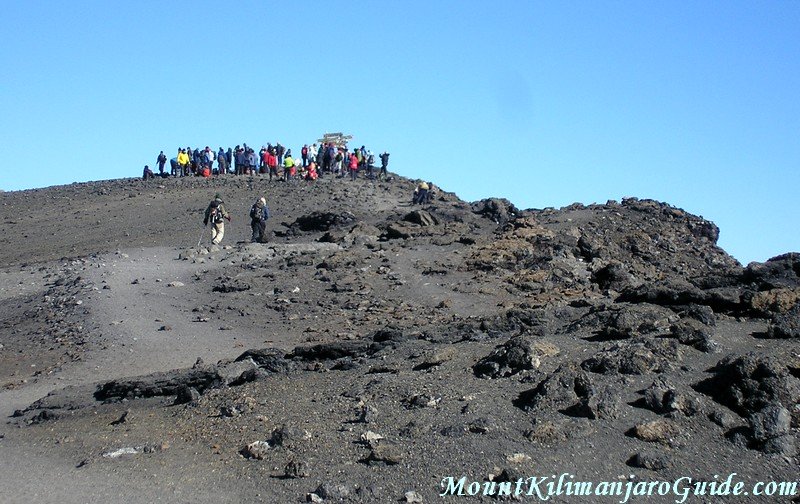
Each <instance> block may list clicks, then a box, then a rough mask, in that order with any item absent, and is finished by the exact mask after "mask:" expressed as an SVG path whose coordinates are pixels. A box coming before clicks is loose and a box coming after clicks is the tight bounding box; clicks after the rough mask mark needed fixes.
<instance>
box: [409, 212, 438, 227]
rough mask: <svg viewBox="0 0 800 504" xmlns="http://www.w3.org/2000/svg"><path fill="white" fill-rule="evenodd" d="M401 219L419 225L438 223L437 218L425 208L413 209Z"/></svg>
mask: <svg viewBox="0 0 800 504" xmlns="http://www.w3.org/2000/svg"><path fill="white" fill-rule="evenodd" d="M403 220H404V221H406V222H411V223H413V224H419V225H420V226H423V227H426V226H435V225H437V224H439V220H438V219H437V218H436V217H434V216H433V215H431V214H430V212H427V211H425V210H414V211H413V212H410V213H408V214H406V215H405V217H403Z"/></svg>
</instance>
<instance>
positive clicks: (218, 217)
mask: <svg viewBox="0 0 800 504" xmlns="http://www.w3.org/2000/svg"><path fill="white" fill-rule="evenodd" d="M226 219H227V221H228V222H230V221H231V216H230V214H228V212H227V210H225V204H224V203H223V202H222V196H220V195H219V193H217V194H216V195H214V199H213V200H211V203H209V204H208V208H206V214H205V218H204V219H203V225H204V226H208V223H209V222H211V243H212V245H219V244H220V242H221V241H222V238H223V236H225V220H226Z"/></svg>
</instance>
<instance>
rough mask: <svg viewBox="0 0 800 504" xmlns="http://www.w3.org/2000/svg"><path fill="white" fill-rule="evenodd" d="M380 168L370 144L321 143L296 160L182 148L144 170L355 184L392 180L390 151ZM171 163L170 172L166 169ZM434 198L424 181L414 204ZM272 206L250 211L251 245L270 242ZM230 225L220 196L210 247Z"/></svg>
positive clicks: (270, 148) (270, 149) (271, 148)
mask: <svg viewBox="0 0 800 504" xmlns="http://www.w3.org/2000/svg"><path fill="white" fill-rule="evenodd" d="M377 159H379V160H380V163H381V164H380V167H379V168H378V167H377V166H376V157H375V155H374V154H373V153H372V151H371V150H368V149H367V148H366V147H365V146H363V145H362V146H361V148H357V149H353V150H352V151H351V150H350V149H348V148H347V145H343V146H342V145H337V144H334V143H320V144H319V145H318V144H311V145H310V146H309V145H308V144H305V145H303V147H302V148H301V149H300V156H299V157H295V156H294V155H293V154H292V150H291V149H287V148H286V147H284V146H283V145H281V144H280V143H276V144H275V145H272V144H271V143H270V144H267V145H265V146H262V147H261V149H260V150H259V151H258V153H256V152H255V150H254V149H253V148H252V147H249V146H248V145H247V144H242V145H241V146H239V145H237V146H236V147H235V148H228V149H227V150H225V149H223V148H222V147H220V148H219V150H218V151H214V150H213V149H211V148H210V147H206V148H205V149H192V148H191V147H186V148H179V149H177V154H176V156H175V157H174V158H171V159H167V156H166V154H164V151H161V152H159V154H158V157H157V158H156V166H157V167H158V172H157V173H156V172H154V171H153V170H151V169H150V166H149V165H146V166H145V167H144V173H143V175H142V178H144V179H145V180H146V179H151V178H155V177H165V178H166V177H190V176H196V177H212V176H220V175H257V174H259V175H269V180H270V181H272V180H273V179H276V180H283V181H292V180H295V179H304V180H308V181H314V180H317V179H318V178H322V177H324V176H326V175H328V176H335V177H339V178H349V179H350V180H356V179H358V177H359V173H363V174H364V176H365V177H366V178H368V179H378V180H385V179H387V178H388V171H387V170H388V166H389V152H387V151H384V152H383V153H381V154H380V155H379V156H378V158H377ZM167 162H169V171H167ZM432 195H433V184H432V183H430V182H424V181H422V182H419V183H418V184H417V186H416V187H415V188H414V194H413V195H412V201H411V202H412V204H413V205H424V204H427V203H430V202H431V200H432ZM269 215H270V213H269V208H268V207H267V202H266V199H265V198H264V197H260V198H258V199H257V200H256V202H255V203H253V205H252V207H251V208H250V220H251V222H250V225H251V228H252V231H253V234H252V241H253V242H258V243H263V242H265V241H267V232H266V227H267V219H269ZM226 220H227V221H230V220H231V216H230V214H229V213H228V211H227V210H226V209H225V204H224V202H223V201H222V197H221V196H220V195H219V194H217V195H215V197H214V199H213V200H212V201H211V202H210V203H209V205H208V207H207V208H206V211H205V215H204V219H203V224H204V225H206V226H207V225H209V224H211V243H212V244H214V245H218V244H219V243H220V242H221V241H222V238H223V237H224V235H225V221H226Z"/></svg>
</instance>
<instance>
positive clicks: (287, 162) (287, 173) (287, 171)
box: [283, 149, 296, 182]
mask: <svg viewBox="0 0 800 504" xmlns="http://www.w3.org/2000/svg"><path fill="white" fill-rule="evenodd" d="M295 170H296V168H295V167H294V159H292V150H291V149H289V150H287V151H286V157H284V158H283V180H285V181H286V182H288V181H290V180H291V179H292V176H293V175H294V172H295Z"/></svg>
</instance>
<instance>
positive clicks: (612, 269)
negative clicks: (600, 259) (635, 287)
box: [578, 241, 634, 292]
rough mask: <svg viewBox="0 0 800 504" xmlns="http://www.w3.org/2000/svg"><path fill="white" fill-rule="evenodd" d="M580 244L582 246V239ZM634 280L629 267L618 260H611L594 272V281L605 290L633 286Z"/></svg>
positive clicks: (616, 289)
mask: <svg viewBox="0 0 800 504" xmlns="http://www.w3.org/2000/svg"><path fill="white" fill-rule="evenodd" d="M578 246H580V241H579V242H578ZM633 281H634V280H633V275H631V274H630V272H629V271H628V268H627V267H626V266H625V265H624V264H621V263H618V262H611V263H609V264H607V265H605V266H603V267H602V268H600V269H598V270H596V271H594V272H592V283H596V284H597V285H598V287H600V288H601V289H603V290H613V291H617V292H621V291H622V290H624V289H625V288H627V287H631V286H632V284H633Z"/></svg>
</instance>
